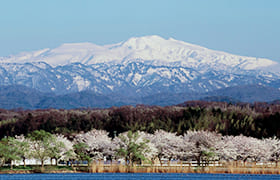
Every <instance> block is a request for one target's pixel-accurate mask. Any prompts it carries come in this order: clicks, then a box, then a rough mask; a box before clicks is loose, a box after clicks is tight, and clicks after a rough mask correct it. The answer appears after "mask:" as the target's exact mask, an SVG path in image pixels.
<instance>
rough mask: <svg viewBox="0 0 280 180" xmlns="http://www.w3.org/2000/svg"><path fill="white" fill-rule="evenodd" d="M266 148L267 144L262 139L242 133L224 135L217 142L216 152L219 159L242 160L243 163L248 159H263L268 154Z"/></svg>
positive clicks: (256, 160)
mask: <svg viewBox="0 0 280 180" xmlns="http://www.w3.org/2000/svg"><path fill="white" fill-rule="evenodd" d="M268 149H269V147H268V144H267V143H266V142H265V141H264V140H260V139H257V138H253V137H246V136H243V135H239V136H225V137H223V140H222V142H220V144H219V150H218V154H219V156H220V158H221V159H224V160H227V161H230V160H234V161H238V160H242V161H243V163H244V165H245V163H246V162H247V161H248V160H251V161H254V162H258V161H265V160H266V159H267V157H268V156H269V155H268Z"/></svg>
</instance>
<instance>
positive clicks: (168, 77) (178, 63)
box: [0, 36, 280, 108]
mask: <svg viewBox="0 0 280 180" xmlns="http://www.w3.org/2000/svg"><path fill="white" fill-rule="evenodd" d="M279 67H280V66H279V63H278V62H276V61H272V60H269V59H265V58H256V57H246V56H239V55H233V54H230V53H226V52H221V51H215V50H210V49H207V48H204V47H201V46H197V45H193V44H190V43H186V42H183V41H179V40H175V39H173V38H169V39H164V38H162V37H159V36H144V37H133V38H130V39H128V40H127V41H123V42H120V43H117V44H112V45H104V46H99V45H96V44H92V43H68V44H63V45H61V46H59V47H57V48H54V49H49V48H47V49H43V50H39V51H34V52H22V53H19V54H17V55H10V56H7V57H0V98H1V102H0V107H2V108H18V107H23V108H50V107H54V108H80V107H110V106H120V105H128V104H131V105H134V104H149V105H173V104H178V103H182V102H184V101H186V100H196V99H205V100H213V99H220V100H221V99H224V98H218V97H228V99H232V100H236V101H243V102H254V101H273V100H276V99H280V91H279V88H280V73H279V72H280V71H279V70H280V68H279Z"/></svg>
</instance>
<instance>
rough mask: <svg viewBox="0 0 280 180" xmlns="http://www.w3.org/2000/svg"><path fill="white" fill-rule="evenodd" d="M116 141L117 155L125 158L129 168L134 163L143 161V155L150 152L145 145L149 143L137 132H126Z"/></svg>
mask: <svg viewBox="0 0 280 180" xmlns="http://www.w3.org/2000/svg"><path fill="white" fill-rule="evenodd" d="M117 141H120V142H119V144H120V148H119V149H117V155H118V156H120V157H123V158H125V162H126V163H129V165H130V166H132V165H133V163H134V162H135V161H144V160H145V159H146V158H145V153H147V152H149V150H150V149H149V147H148V145H147V143H148V142H149V141H148V140H147V139H144V138H142V137H141V136H140V135H139V133H138V132H135V133H132V131H128V132H127V133H123V134H120V135H119V136H118V140H117Z"/></svg>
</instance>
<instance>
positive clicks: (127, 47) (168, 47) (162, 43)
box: [0, 35, 278, 71]
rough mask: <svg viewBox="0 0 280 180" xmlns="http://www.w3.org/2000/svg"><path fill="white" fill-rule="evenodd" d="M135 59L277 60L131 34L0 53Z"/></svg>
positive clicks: (188, 63) (227, 63)
mask: <svg viewBox="0 0 280 180" xmlns="http://www.w3.org/2000/svg"><path fill="white" fill-rule="evenodd" d="M135 61H141V62H148V63H149V64H152V65H154V66H161V65H166V66H171V67H174V66H176V67H178V66H182V67H188V68H196V69H199V70H200V71H205V69H208V68H213V69H215V70H232V69H244V70H250V69H262V68H267V67H270V66H272V65H273V66H274V65H277V64H278V63H276V62H274V61H271V60H268V59H261V58H254V57H245V56H238V55H233V54H229V53H225V52H221V51H214V50H210V49H207V48H204V47H201V46H198V45H193V44H190V43H186V42H183V41H179V40H175V39H173V38H169V39H164V38H162V37H160V36H157V35H153V36H143V37H132V38H130V39H128V40H127V41H124V42H121V43H117V44H111V45H104V46H99V45H96V44H93V43H89V42H86V43H66V44H62V45H61V46H59V47H57V48H54V49H43V50H40V51H35V52H29V53H20V54H18V55H12V56H9V57H2V58H1V57H0V62H2V63H7V62H8V63H25V62H31V63H32V62H45V63H47V64H49V65H51V66H53V67H56V66H58V65H67V64H71V63H77V62H78V63H82V64H85V65H91V64H98V63H109V62H113V63H114V64H123V63H130V62H135Z"/></svg>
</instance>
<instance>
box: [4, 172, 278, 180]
mask: <svg viewBox="0 0 280 180" xmlns="http://www.w3.org/2000/svg"><path fill="white" fill-rule="evenodd" d="M0 179H1V180H2V179H3V180H6V179H7V180H9V179H13V180H21V179H24V180H35V179H40V180H41V179H42V180H43V179H45V180H53V179H57V180H60V179H67V180H88V179H94V180H96V179H97V180H99V179H100V180H101V179H102V180H103V179H104V180H105V179H106V180H107V179H108V180H110V179H112V180H123V179H125V180H127V179H131V180H139V179H140V180H148V179H152V180H161V179H168V180H180V179H188V180H198V179H199V180H201V179H202V180H226V179H230V180H232V179H238V180H251V179H252V180H253V179H257V180H274V179H279V180H280V175H251V174H176V173H172V174H171V173H170V174H169V173H95V174H91V173H75V174H71V173H69V174H1V175H0Z"/></svg>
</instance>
